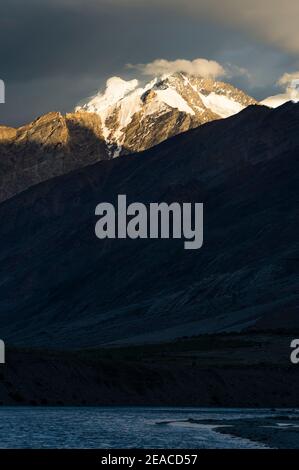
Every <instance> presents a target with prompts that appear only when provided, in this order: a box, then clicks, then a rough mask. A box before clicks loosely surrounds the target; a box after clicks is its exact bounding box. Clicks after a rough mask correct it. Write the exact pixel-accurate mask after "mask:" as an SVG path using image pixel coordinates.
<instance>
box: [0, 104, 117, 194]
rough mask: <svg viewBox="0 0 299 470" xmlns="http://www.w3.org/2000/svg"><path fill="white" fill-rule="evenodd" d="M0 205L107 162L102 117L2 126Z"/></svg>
mask: <svg viewBox="0 0 299 470" xmlns="http://www.w3.org/2000/svg"><path fill="white" fill-rule="evenodd" d="M0 156H1V158H0V175H1V176H0V201H3V200H5V199H8V198H9V197H11V196H13V195H14V194H16V193H19V192H21V191H23V190H25V189H27V188H28V187H30V186H33V185H35V184H37V183H40V182H41V181H45V180H47V179H50V178H53V177H54V176H59V175H62V174H65V173H68V172H70V171H72V170H74V169H77V168H81V167H83V166H86V165H90V164H92V163H94V162H97V161H99V160H102V159H105V158H108V155H107V146H106V143H105V141H104V138H103V135H102V126H101V120H100V117H99V116H97V115H96V114H91V113H89V114H88V113H80V112H78V113H73V114H71V113H70V114H67V115H65V116H63V115H62V114H60V113H54V112H53V113H49V114H46V115H44V116H42V117H40V118H38V119H36V120H35V121H33V122H32V123H30V124H28V125H26V126H23V127H20V128H19V129H12V128H8V127H4V126H0Z"/></svg>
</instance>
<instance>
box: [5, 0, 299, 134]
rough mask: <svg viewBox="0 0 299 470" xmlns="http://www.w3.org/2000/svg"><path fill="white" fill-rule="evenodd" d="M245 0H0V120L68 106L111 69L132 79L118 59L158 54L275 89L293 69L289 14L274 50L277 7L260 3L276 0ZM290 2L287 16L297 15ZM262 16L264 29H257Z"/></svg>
mask: <svg viewBox="0 0 299 470" xmlns="http://www.w3.org/2000/svg"><path fill="white" fill-rule="evenodd" d="M250 3H251V4H252V7H251V11H249V10H248V8H249V1H247V0H243V1H242V2H241V1H238V2H237V1H232V0H221V1H219V0H217V1H216V0H209V2H208V1H207V0H196V1H195V0H188V1H184V2H183V1H179V0H159V1H158V0H152V1H151V2H146V1H145V0H138V1H137V0H42V1H41V0H26V2H25V1H24V0H2V2H1V16H0V79H3V80H4V81H5V84H6V90H7V100H6V103H5V104H4V105H2V104H1V106H0V124H10V125H18V124H21V123H23V122H25V121H26V120H29V119H33V118H34V117H36V116H37V115H40V114H42V113H44V112H47V111H49V110H61V111H66V110H71V109H73V107H74V106H75V105H76V104H77V103H78V101H80V100H81V99H83V98H84V97H86V96H88V95H92V94H94V93H95V91H96V90H97V89H99V88H101V87H103V85H104V83H105V82H106V80H107V78H109V77H110V76H111V75H120V76H122V77H124V78H133V77H134V76H135V74H136V71H134V70H127V69H126V68H125V64H127V63H132V64H148V63H151V62H153V61H154V60H155V59H157V58H160V57H162V58H164V59H166V60H168V61H170V62H172V61H174V60H176V59H177V58H183V59H186V60H188V61H192V60H194V58H196V57H205V58H207V59H209V60H213V61H216V62H218V63H220V64H222V65H225V66H226V64H228V63H230V64H232V68H233V67H236V68H238V69H239V71H241V70H242V69H248V71H249V74H250V75H249V76H246V74H242V73H239V74H238V73H231V74H230V76H232V78H230V76H229V77H228V79H229V80H231V81H232V82H233V83H234V84H235V85H237V86H240V87H241V88H245V89H246V90H247V91H248V92H249V93H250V94H252V95H253V96H256V97H257V98H258V99H260V98H264V97H265V96H267V95H270V94H274V93H275V86H274V84H275V82H276V81H277V80H278V79H279V77H280V76H281V75H283V73H284V72H286V71H288V72H290V73H291V72H292V71H294V70H298V64H297V63H296V61H297V59H296V58H295V59H294V56H292V54H293V51H294V48H292V47H291V46H290V43H291V40H290V39H289V40H287V38H288V37H289V36H291V35H292V33H291V31H292V28H293V27H292V24H293V19H291V21H290V27H289V33H288V34H287V31H285V29H286V28H281V35H282V36H283V37H284V41H283V42H282V43H281V44H282V45H281V44H280V46H279V48H277V47H276V45H277V44H278V42H279V41H278V39H276V40H274V39H271V38H270V32H267V31H268V30H270V27H271V25H272V26H273V28H274V29H275V31H274V32H273V35H274V36H275V35H279V34H280V33H279V28H278V27H277V23H278V10H277V11H276V10H275V11H274V12H272V11H271V12H270V11H269V17H266V13H267V11H268V10H267V8H266V7H267V5H268V6H269V4H270V3H271V4H276V3H279V4H280V5H282V2H277V1H276V0H271V2H270V0H269V1H268V0H263V2H261V4H259V6H258V3H257V1H256V0H253V1H251V2H250ZM289 3H293V2H289V0H286V1H285V2H284V5H286V6H287V7H288V4H289ZM294 3H295V2H294ZM240 4H242V7H241V6H240ZM296 4H297V2H296ZM244 6H247V9H245V8H244ZM259 8H260V10H259ZM243 10H244V11H243ZM247 10H248V11H249V12H248V11H247ZM296 10H297V7H296V8H295V9H293V10H292V11H291V12H290V13H288V14H287V17H288V18H289V19H290V17H292V18H294V17H295V18H298V15H297V16H295V13H296ZM246 12H247V13H246ZM259 12H260V14H261V16H260V19H257V18H258V14H259ZM282 18H286V14H285V13H284V14H283V16H282ZM271 21H272V23H271ZM255 22H256V24H254V23H255ZM263 22H264V23H265V31H264V32H263V31H261V32H259V29H262V28H261V27H259V25H262V23H263ZM296 31H297V29H296ZM269 44H275V47H274V46H273V45H269ZM298 44H299V41H298ZM282 49H287V50H288V51H289V52H288V53H286V52H285V51H282ZM290 52H292V54H291V53H290ZM236 68H235V72H236V70H237V69H236Z"/></svg>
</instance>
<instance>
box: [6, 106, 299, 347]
mask: <svg viewBox="0 0 299 470" xmlns="http://www.w3.org/2000/svg"><path fill="white" fill-rule="evenodd" d="M298 128H299V105H295V104H293V103H288V104H286V105H284V106H282V107H281V108H278V109H276V110H270V109H269V108H266V107H262V106H250V107H248V108H247V109H245V110H244V111H242V112H241V113H240V114H238V115H235V116H233V117H231V118H228V119H225V120H220V121H214V122H212V123H208V124H206V125H203V126H201V127H200V128H197V129H194V130H192V131H188V132H186V133H184V134H181V135H179V136H176V137H173V138H171V139H169V140H168V141H166V142H164V143H162V144H160V145H158V146H156V147H154V148H153V149H151V150H148V151H145V152H143V153H140V154H136V155H131V156H126V157H124V158H120V159H115V160H109V161H103V162H99V163H96V164H95V165H92V166H88V167H85V168H83V169H80V170H76V171H74V172H72V173H70V174H67V175H64V176H60V177H57V178H54V179H52V180H49V181H46V182H44V183H41V184H39V185H37V186H35V187H33V188H30V189H28V190H27V191H25V192H23V193H21V194H19V195H17V196H15V197H14V198H12V199H10V200H8V201H6V202H4V203H2V204H1V205H0V224H1V230H0V260H1V264H0V280H1V283H0V324H1V332H2V338H3V339H4V340H6V341H7V342H9V343H11V344H14V345H26V346H28V345H30V346H39V347H49V348H51V347H54V348H78V347H92V346H98V345H105V344H111V343H115V342H118V343H127V342H128V343H139V342H154V341H164V340H171V339H173V338H176V337H179V336H192V335H194V334H201V333H215V332H219V331H234V330H236V331H239V330H244V329H248V328H259V323H261V325H262V328H263V329H265V328H266V329H271V327H272V326H271V319H272V317H275V328H278V327H279V328H289V329H290V328H295V326H296V327H298V326H299V322H298V318H299V317H298V315H296V314H297V313H298V298H299V291H298V274H299V272H298V259H299V245H298V187H299V166H298V159H299V158H298V157H299V133H298ZM118 194H126V195H127V197H128V202H132V201H138V202H144V203H149V202H154V201H166V202H170V201H179V202H184V201H185V202H189V201H191V202H203V203H204V246H203V248H202V249H200V250H196V251H194V250H191V251H188V250H184V248H183V241H182V240H105V241H103V240H102V241H101V240H98V239H97V238H96V237H95V234H94V226H95V223H96V220H97V218H96V217H95V215H94V210H95V207H96V205H97V204H98V203H99V202H106V201H107V202H109V201H111V202H115V201H116V198H117V195H118ZM296 322H297V323H296Z"/></svg>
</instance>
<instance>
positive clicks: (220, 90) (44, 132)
mask: <svg viewBox="0 0 299 470" xmlns="http://www.w3.org/2000/svg"><path fill="white" fill-rule="evenodd" d="M254 102H255V101H254V100H253V99H252V98H250V97H248V96H247V95H246V94H245V93H243V92H242V91H239V90H237V89H236V88H234V87H232V86H231V85H228V84H224V83H221V82H215V81H213V80H206V79H199V78H196V77H187V76H186V75H183V74H175V75H172V76H169V77H167V78H164V79H163V80H162V79H160V80H158V79H155V80H154V81H152V82H151V83H150V84H148V85H146V86H145V87H143V88H141V87H138V82H137V80H132V81H129V82H126V81H124V80H121V79H120V78H112V79H110V80H109V81H108V86H107V89H106V92H105V93H104V94H102V93H99V94H98V95H97V96H96V97H95V98H93V99H92V100H90V101H89V102H88V103H87V104H86V105H83V106H82V107H80V108H77V110H76V112H74V113H70V114H66V115H65V116H63V115H61V114H60V113H49V114H46V115H45V116H42V117H40V118H38V119H36V120H35V121H33V122H32V123H30V124H28V125H26V126H23V127H20V128H19V129H12V128H7V127H3V126H0V201H3V200H5V199H8V198H9V197H11V196H13V195H14V194H17V193H19V192H21V191H23V190H24V189H27V188H28V187H30V186H33V185H35V184H37V183H40V182H42V181H45V180H47V179H50V178H52V177H54V176H59V175H62V174H66V173H69V172H70V171H73V170H75V169H78V168H82V167H84V166H86V165H90V164H92V163H95V162H97V161H100V160H105V159H108V158H111V157H113V156H118V155H123V154H126V153H131V152H135V151H140V150H145V149H148V148H150V147H152V146H154V145H156V144H158V143H159V142H161V141H162V140H165V139H167V138H169V137H171V136H174V135H176V134H179V133H181V132H183V131H186V130H188V129H190V128H194V127H197V126H199V125H201V124H203V123H206V122H208V121H212V120H215V119H219V118H220V117H227V116H229V115H231V114H234V113H237V112H239V111H241V109H243V108H244V107H245V106H248V105H250V104H252V103H254Z"/></svg>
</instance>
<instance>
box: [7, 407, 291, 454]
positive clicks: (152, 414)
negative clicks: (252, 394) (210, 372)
mask: <svg viewBox="0 0 299 470" xmlns="http://www.w3.org/2000/svg"><path fill="white" fill-rule="evenodd" d="M276 413H277V415H279V411H276ZM283 413H286V412H285V411H284V412H283ZM269 416H273V412H271V411H270V410H245V409H244V410H241V409H237V410H223V409H209V410H203V409H199V408H134V407H132V408H117V407H115V408H104V407H80V408H72V407H70V408H50V407H43V408H36V407H32V408H31V407H28V408H25V407H24V408H23V407H18V408H17V407H5V408H4V407H3V408H2V409H1V410H0V418H1V419H0V447H1V448H51V447H52V448H130V447H133V448H136V447H137V448H194V449H204V448H257V447H264V445H263V444H261V443H257V442H255V441H253V440H249V439H243V438H240V437H233V436H231V435H229V434H221V433H220V432H219V431H218V430H217V429H215V428H216V425H214V424H213V423H211V422H209V423H208V424H207V423H205V424H202V423H200V422H198V421H200V420H215V422H216V421H217V426H218V427H219V421H221V423H223V424H225V421H226V420H228V419H229V420H231V419H234V420H236V423H237V422H238V421H240V420H242V419H246V418H252V419H256V418H263V417H265V418H268V417H269ZM297 416H298V415H297ZM193 420H195V422H194V421H193Z"/></svg>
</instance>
